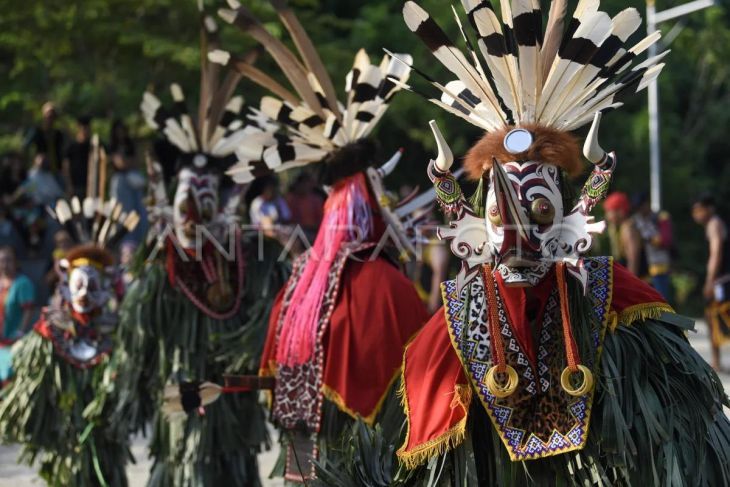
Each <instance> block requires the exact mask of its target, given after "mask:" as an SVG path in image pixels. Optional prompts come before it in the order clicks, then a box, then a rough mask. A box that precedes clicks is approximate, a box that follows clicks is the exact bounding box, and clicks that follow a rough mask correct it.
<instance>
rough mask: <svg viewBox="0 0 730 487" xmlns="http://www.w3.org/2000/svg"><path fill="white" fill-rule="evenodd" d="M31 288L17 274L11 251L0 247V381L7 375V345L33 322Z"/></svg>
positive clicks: (24, 279)
mask: <svg viewBox="0 0 730 487" xmlns="http://www.w3.org/2000/svg"><path fill="white" fill-rule="evenodd" d="M35 319H36V316H35V288H34V287H33V283H32V282H31V281H30V279H28V278H27V277H26V276H24V275H23V274H20V273H18V263H17V260H16V258H15V250H13V248H12V247H1V248H0V347H2V349H0V381H6V380H8V378H9V377H10V374H11V368H10V366H11V360H10V356H9V350H8V347H9V345H10V344H12V343H13V342H14V341H15V340H17V339H18V338H20V337H21V336H23V335H24V334H25V333H26V332H27V331H28V330H29V329H30V327H31V325H32V324H33V323H34V322H35Z"/></svg>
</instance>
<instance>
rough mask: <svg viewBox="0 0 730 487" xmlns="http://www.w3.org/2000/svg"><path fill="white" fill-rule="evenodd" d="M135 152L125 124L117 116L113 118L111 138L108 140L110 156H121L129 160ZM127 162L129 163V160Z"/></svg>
mask: <svg viewBox="0 0 730 487" xmlns="http://www.w3.org/2000/svg"><path fill="white" fill-rule="evenodd" d="M136 152H137V151H136V149H135V147H134V142H132V138H131V137H130V136H129V131H128V130H127V126H126V125H124V122H123V121H122V120H120V119H118V118H117V119H114V121H113V122H112V131H111V138H110V140H109V155H110V157H112V158H114V157H115V156H117V157H123V158H125V159H127V160H128V161H131V160H132V159H134V156H135V155H136ZM128 164H131V162H129V163H128Z"/></svg>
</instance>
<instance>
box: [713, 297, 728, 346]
mask: <svg viewBox="0 0 730 487" xmlns="http://www.w3.org/2000/svg"><path fill="white" fill-rule="evenodd" d="M707 317H708V321H709V325H710V340H711V341H712V345H713V346H715V347H721V346H723V345H725V344H726V343H728V342H730V333H728V332H729V331H730V301H724V302H722V303H712V304H710V306H708V307H707ZM723 325H724V326H723Z"/></svg>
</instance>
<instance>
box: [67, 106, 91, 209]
mask: <svg viewBox="0 0 730 487" xmlns="http://www.w3.org/2000/svg"><path fill="white" fill-rule="evenodd" d="M90 152H91V118H90V117H79V118H78V119H77V120H76V136H75V138H74V141H73V142H72V143H71V144H70V145H69V146H68V149H66V157H65V158H64V159H63V178H64V181H65V184H66V193H67V194H69V195H75V196H78V197H79V198H81V199H83V198H84V197H85V196H86V184H87V174H88V172H89V153H90Z"/></svg>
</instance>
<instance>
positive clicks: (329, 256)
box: [276, 173, 373, 366]
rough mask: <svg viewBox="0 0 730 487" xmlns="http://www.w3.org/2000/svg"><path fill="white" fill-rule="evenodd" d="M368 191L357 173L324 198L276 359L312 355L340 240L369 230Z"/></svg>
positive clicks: (298, 360)
mask: <svg viewBox="0 0 730 487" xmlns="http://www.w3.org/2000/svg"><path fill="white" fill-rule="evenodd" d="M367 191H368V188H367V183H366V181H365V175H364V174H363V173H358V174H356V175H354V176H351V177H349V178H347V179H345V180H344V181H342V182H340V183H339V184H338V185H337V186H336V187H335V189H334V191H333V192H332V193H331V194H330V196H329V197H328V198H327V201H326V202H325V206H324V218H323V219H322V225H321V226H320V228H319V232H318V233H317V238H316V239H315V240H314V245H313V246H312V249H311V250H310V254H309V260H308V261H307V264H306V266H305V267H304V270H303V271H302V274H301V277H300V279H299V282H298V283H297V286H296V289H295V290H294V294H293V295H292V298H291V301H290V304H289V308H288V309H287V311H286V315H285V316H284V322H283V323H282V327H281V335H280V336H279V344H278V346H277V350H276V361H277V362H278V363H280V364H284V365H287V366H294V365H301V364H303V363H305V362H307V361H308V360H309V359H310V358H311V357H312V354H313V353H314V345H315V342H316V340H317V323H318V322H319V317H320V312H321V311H322V300H323V299H324V295H325V292H326V291H327V276H328V274H329V270H330V267H331V266H332V263H333V261H334V260H335V257H336V256H337V252H338V251H339V250H340V247H342V245H343V244H345V243H348V242H358V241H360V242H364V241H366V239H367V238H368V237H369V236H370V235H371V234H372V227H373V219H372V210H371V208H370V205H369V204H368V195H367Z"/></svg>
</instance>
